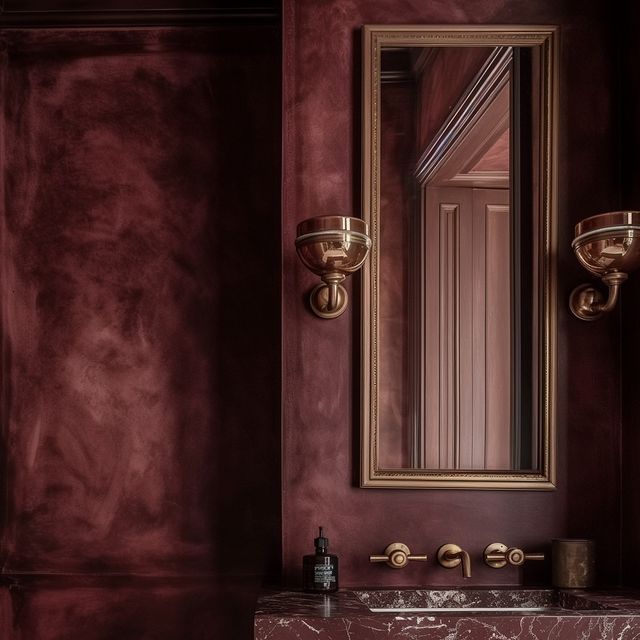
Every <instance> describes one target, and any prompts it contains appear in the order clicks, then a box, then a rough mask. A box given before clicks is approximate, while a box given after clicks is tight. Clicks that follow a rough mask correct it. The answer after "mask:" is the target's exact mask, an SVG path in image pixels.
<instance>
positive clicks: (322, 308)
mask: <svg viewBox="0 0 640 640" xmlns="http://www.w3.org/2000/svg"><path fill="white" fill-rule="evenodd" d="M297 235H298V237H297V238H296V251H297V252H298V256H299V257H300V260H302V262H303V263H304V265H305V266H306V267H307V268H308V269H309V270H311V271H312V272H313V273H315V274H316V275H319V276H320V277H321V279H322V281H323V282H324V284H320V285H318V286H317V287H315V289H314V290H313V291H312V292H311V298H310V304H311V309H312V310H313V312H314V313H315V314H316V315H318V316H320V317H321V318H336V317H338V316H339V315H341V314H342V313H343V312H344V310H345V309H346V307H347V302H348V296H347V291H346V289H345V288H344V287H343V286H342V285H341V284H340V283H341V282H342V281H343V280H344V279H345V277H346V276H347V275H349V274H351V273H353V272H354V271H357V270H358V269H359V268H360V267H361V266H362V265H363V263H364V261H365V260H366V258H367V255H368V254H369V250H370V249H371V239H370V238H369V229H368V227H367V223H366V222H364V220H361V219H360V218H351V217H348V216H318V217H315V218H309V219H307V220H304V221H303V222H301V223H300V224H299V225H298V229H297Z"/></svg>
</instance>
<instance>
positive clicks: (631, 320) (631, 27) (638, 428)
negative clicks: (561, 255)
mask: <svg viewBox="0 0 640 640" xmlns="http://www.w3.org/2000/svg"><path fill="white" fill-rule="evenodd" d="M619 28H620V31H619V32H620V33H621V34H622V35H623V37H622V38H621V39H620V43H621V45H620V46H621V55H620V60H621V65H620V72H621V76H622V81H621V83H620V94H619V96H620V105H621V114H622V118H621V122H620V132H621V137H620V140H621V148H620V169H621V173H622V181H621V185H622V193H621V198H620V202H619V208H621V209H632V210H636V211H637V210H638V209H640V180H639V177H640V162H639V161H638V146H639V145H640V107H639V106H638V105H639V104H640V78H639V77H638V70H637V61H638V58H639V56H640V43H638V41H637V38H635V37H633V36H634V34H636V33H637V31H638V29H639V28H640V7H638V5H637V4H635V3H630V4H629V5H628V7H627V12H626V13H625V14H623V15H622V16H621V21H620V25H619ZM620 307H621V309H622V349H621V354H622V383H623V384H622V410H623V425H624V429H623V437H622V464H623V476H622V477H623V482H622V498H623V510H622V523H623V528H622V544H623V546H624V548H625V549H626V550H627V552H628V553H626V554H625V557H624V561H623V562H622V572H623V576H624V580H625V583H626V584H629V585H631V586H634V587H638V586H640V577H639V576H640V552H639V551H637V541H638V539H639V538H640V501H639V500H638V488H639V487H640V465H638V457H639V456H640V378H639V376H638V362H639V361H640V325H639V324H638V317H639V314H640V273H638V272H635V273H633V274H631V275H630V277H629V281H628V283H625V287H624V290H623V292H622V300H621V303H620Z"/></svg>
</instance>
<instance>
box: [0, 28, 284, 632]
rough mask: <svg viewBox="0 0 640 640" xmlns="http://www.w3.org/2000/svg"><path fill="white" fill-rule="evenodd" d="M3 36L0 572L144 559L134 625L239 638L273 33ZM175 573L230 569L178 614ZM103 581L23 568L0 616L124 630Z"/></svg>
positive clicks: (29, 624)
mask: <svg viewBox="0 0 640 640" xmlns="http://www.w3.org/2000/svg"><path fill="white" fill-rule="evenodd" d="M2 35H3V37H4V38H5V40H6V42H7V46H8V49H7V51H6V52H5V55H4V59H3V73H2V79H3V91H2V95H3V102H4V105H3V122H2V133H3V137H2V141H3V147H2V150H3V153H2V163H3V167H2V170H3V176H4V199H3V216H2V282H1V286H2V292H1V296H2V300H3V305H2V331H3V333H2V349H3V352H2V362H3V369H2V376H3V378H2V380H3V385H2V392H3V396H2V407H3V418H4V420H3V427H4V430H5V431H4V443H5V448H6V459H7V465H6V478H5V483H6V484H5V491H4V492H3V495H4V494H6V495H7V500H8V501H7V504H6V505H5V512H6V518H5V519H6V522H7V525H6V527H5V528H4V531H3V537H2V553H3V571H4V573H5V574H10V575H15V574H24V573H27V574H45V573H46V574H49V573H54V574H60V573H82V574H87V573H90V574H97V575H100V574H109V573H123V574H129V573H135V574H145V575H150V576H156V577H158V582H156V583H153V588H151V593H150V595H149V599H148V601H144V602H142V601H140V602H141V604H140V607H142V609H138V613H139V614H140V616H141V618H140V620H139V621H138V623H137V624H138V626H136V627H135V628H139V626H140V625H144V622H145V620H146V621H148V622H149V623H151V622H152V618H153V617H154V615H156V616H158V618H157V621H156V622H157V625H156V626H161V621H162V620H165V622H166V624H167V625H168V628H169V629H173V631H172V632H171V633H170V632H169V631H165V632H164V633H165V635H162V636H159V635H158V636H156V635H154V636H153V637H196V636H195V635H194V636H189V635H188V634H189V633H190V629H195V628H196V626H198V625H201V626H200V627H198V628H200V631H201V632H200V635H198V637H205V631H207V629H208V630H209V631H208V633H209V635H207V637H212V635H211V634H212V633H213V637H215V635H216V634H215V629H216V628H218V627H220V628H222V627H224V628H225V629H226V631H225V633H222V632H221V633H220V634H219V637H229V638H231V637H248V634H249V628H250V625H249V624H248V621H249V620H250V611H251V607H252V602H247V600H251V596H252V594H253V593H254V592H255V590H256V588H257V586H259V584H260V583H261V582H262V581H263V580H264V579H265V577H266V576H269V575H274V574H277V572H278V567H279V562H280V558H279V555H280V513H279V512H280V469H279V467H280V443H279V431H280V424H279V402H280V384H279V380H280V364H279V361H280V346H279V344H280V338H279V336H280V326H279V314H280V310H279V305H278V300H279V291H280V284H279V280H278V274H279V268H280V260H279V252H280V211H279V177H280V172H279V155H280V146H279V135H280V131H279V126H278V121H279V113H280V80H279V77H280V76H279V74H280V68H279V60H280V57H279V33H278V30H277V29H274V28H264V29H254V30H252V29H247V28H246V27H243V28H242V29H241V30H240V29H237V28H236V29H233V28H229V29H222V28H221V29H206V30H198V29H192V30H189V29H139V30H135V29H119V30H112V31H104V30H95V31H92V30H79V31H78V30H69V31H64V30H51V31H48V30H44V31H24V32H12V33H10V32H5V33H3V34H2ZM193 574H196V575H209V576H218V577H219V580H218V582H220V583H223V582H224V581H225V576H227V577H229V580H231V581H232V582H233V576H243V577H242V580H241V581H240V583H239V586H238V584H237V583H238V580H236V581H235V583H234V584H236V586H235V587H233V588H231V587H230V588H229V589H228V590H227V592H226V595H225V603H226V604H225V606H217V608H212V609H211V611H210V612H208V613H206V615H205V616H204V618H203V620H202V621H198V620H197V619H195V618H194V619H193V620H191V619H190V609H189V607H190V606H191V604H190V603H192V601H193V599H194V598H195V599H196V602H195V603H193V606H195V607H196V608H197V607H200V608H201V609H202V610H204V608H205V606H206V607H208V606H209V605H208V604H206V605H205V604H204V603H199V601H198V598H199V597H200V596H197V594H196V595H193V594H194V593H195V592H192V591H191V592H188V593H187V592H185V593H184V594H182V595H181V594H180V593H179V589H178V588H177V587H176V589H177V590H176V591H175V593H173V592H172V594H169V595H167V598H168V599H165V596H164V595H162V593H164V592H162V593H160V592H161V591H162V588H163V587H162V586H161V585H163V584H164V582H163V581H164V578H163V577H162V576H167V575H177V576H180V575H193ZM100 588H101V587H100V585H94V586H93V587H92V589H93V590H94V591H92V593H94V594H95V597H94V596H91V595H90V594H89V595H86V596H85V593H84V592H81V593H80V592H78V593H77V594H75V595H74V594H73V593H71V592H68V591H65V590H63V589H58V588H57V587H55V586H51V587H49V586H42V587H37V586H33V585H32V586H31V587H30V589H31V591H30V593H35V595H32V596H29V597H28V598H27V604H26V605H25V606H26V607H27V613H24V614H23V615H22V617H21V618H20V621H19V622H18V623H17V624H18V627H19V629H20V630H21V632H24V635H23V636H21V637H34V638H35V637H37V638H41V637H42V638H54V637H55V638H57V637H78V635H77V634H75V635H71V634H72V632H73V630H74V628H76V627H77V625H79V624H81V623H80V622H79V620H80V619H81V618H82V616H83V615H85V614H86V616H87V625H89V622H88V620H89V618H90V617H95V616H98V617H99V616H106V618H108V619H109V620H111V623H110V624H112V625H116V627H118V625H121V626H122V629H125V628H128V627H127V624H128V622H127V620H133V619H134V618H135V616H136V615H137V614H136V602H137V601H138V600H137V596H136V595H135V594H130V593H128V592H126V591H121V592H118V591H117V590H116V591H113V592H110V591H109V589H108V588H107V587H104V589H105V590H104V592H101V591H100ZM205 591H206V590H205ZM18 593H20V590H19V589H17V590H16V589H14V590H12V594H14V600H15V599H16V598H17V595H16V594H18ZM189 593H191V594H192V595H193V598H192V597H191V596H190V595H189ZM156 595H157V596H158V597H157V598H155V596H156ZM76 596H77V601H78V602H76V601H75V600H76ZM203 597H206V599H207V600H206V602H209V603H210V601H211V600H212V597H211V596H210V595H206V594H205V596H203ZM92 598H93V599H92ZM154 598H155V600H154ZM173 598H175V599H177V601H179V602H178V604H176V605H175V607H176V609H175V611H173V612H172V609H173V608H174V604H172V602H173V600H172V599H173ZM65 599H66V600H65ZM103 600H104V602H103ZM126 600H130V606H131V611H130V612H124V613H122V616H124V618H125V619H119V618H118V616H117V615H116V614H115V613H114V612H115V610H116V609H118V608H119V607H120V604H119V603H120V602H122V601H126ZM165 600H166V601H165ZM87 602H89V604H88V605H87V606H86V607H84V604H86V603H87ZM65 603H66V604H65ZM145 603H146V604H145ZM237 603H241V604H237ZM83 607H84V608H83ZM105 607H106V608H107V609H109V607H111V609H109V610H108V611H107V610H106V609H105ZM94 608H95V611H94ZM238 608H241V609H242V611H243V615H244V618H242V620H243V622H237V623H236V624H235V626H234V623H233V617H234V616H237V610H238ZM67 614H68V615H67ZM122 616H121V618H122ZM127 616H128V617H127ZM216 616H218V617H216ZM214 619H215V621H214V622H211V624H209V623H210V621H211V620H214ZM189 624H193V625H196V626H194V627H189V626H188V625H189ZM180 625H182V629H183V630H182V633H179V632H178V631H177V629H178V628H180ZM216 625H217V626H216ZM225 625H226V627H225ZM106 628H107V629H112V631H111V632H106V631H105V632H100V630H99V626H98V627H96V628H95V629H94V630H93V631H92V633H93V635H91V634H89V632H88V631H87V632H86V634H85V633H81V634H80V635H81V636H82V637H86V638H89V637H92V638H93V637H96V638H98V637H104V638H106V637H125V635H119V634H115V633H113V628H115V627H113V628H112V627H109V626H107V627H106ZM132 629H133V627H132ZM132 629H129V631H127V633H129V636H126V637H142V635H139V636H136V635H135V633H134V631H133V630H132ZM151 635H153V634H151ZM145 637H146V636H145ZM149 637H151V636H149Z"/></svg>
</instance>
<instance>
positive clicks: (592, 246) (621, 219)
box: [571, 211, 640, 277]
mask: <svg viewBox="0 0 640 640" xmlns="http://www.w3.org/2000/svg"><path fill="white" fill-rule="evenodd" d="M571 246H572V248H573V250H574V252H575V254H576V256H577V258H578V260H579V261H580V264H582V266H583V267H584V268H585V269H586V270H587V271H590V272H591V273H593V274H594V275H596V276H600V277H602V276H603V275H605V274H607V273H614V272H616V271H622V272H624V273H629V272H630V271H634V270H635V269H637V268H638V267H639V266H640V211H613V212H611V213H601V214H600V215H597V216H591V217H590V218H586V219H585V220H583V221H582V222H579V223H578V224H577V225H576V238H575V240H574V241H573V242H572V243H571Z"/></svg>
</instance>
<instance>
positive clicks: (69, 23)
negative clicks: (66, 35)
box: [0, 1, 279, 28]
mask: <svg viewBox="0 0 640 640" xmlns="http://www.w3.org/2000/svg"><path fill="white" fill-rule="evenodd" d="M55 4H56V3H54V2H48V3H43V2H39V3H36V2H32V3H22V4H21V5H18V6H20V7H21V8H20V9H19V10H16V9H15V8H13V7H15V6H16V3H13V2H12V3H10V4H7V3H3V4H2V6H0V28H9V27H14V28H26V27H30V28H38V27H40V28H46V27H126V26H130V27H135V26H145V27H147V26H207V25H212V24H238V23H245V22H251V23H267V24H269V23H273V22H275V21H277V20H278V19H279V11H278V9H277V8H276V6H275V4H271V5H270V4H268V3H267V4H265V5H262V6H251V5H245V6H239V7H233V8H230V7H215V6H210V7H197V8H190V9H185V8H160V9H127V10H122V9H112V8H109V6H108V5H109V3H108V2H105V1H103V2H91V3H86V5H89V7H90V8H87V9H83V10H77V9H55V8H53V7H54V6H55ZM132 4H134V3H132ZM49 5H50V6H49ZM58 6H59V3H58ZM129 6H131V5H129ZM134 6H135V4H134Z"/></svg>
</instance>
